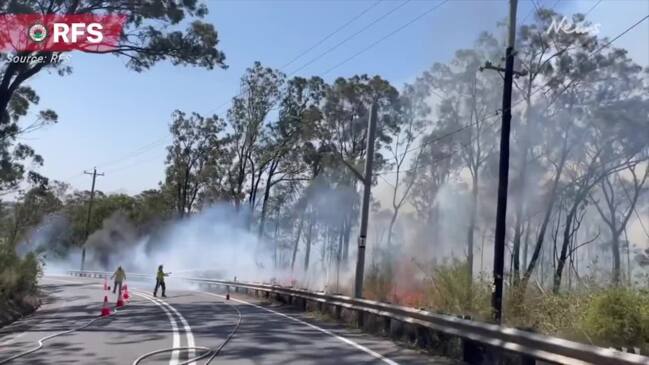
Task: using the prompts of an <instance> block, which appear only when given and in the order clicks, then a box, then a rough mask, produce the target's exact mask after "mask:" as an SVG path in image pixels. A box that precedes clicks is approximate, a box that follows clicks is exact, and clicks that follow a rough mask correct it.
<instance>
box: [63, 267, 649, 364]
mask: <svg viewBox="0 0 649 365" xmlns="http://www.w3.org/2000/svg"><path fill="white" fill-rule="evenodd" d="M68 274H69V275H72V276H81V277H95V278H103V277H106V276H110V275H111V274H110V273H106V272H100V271H84V272H81V271H69V272H68ZM129 276H130V277H138V278H153V277H154V275H145V274H129ZM176 279H182V280H185V281H188V282H193V283H198V284H203V285H210V286H214V285H218V286H225V287H233V288H235V289H243V290H245V291H246V292H247V291H249V290H253V291H255V292H256V293H259V292H263V293H266V295H267V296H270V295H271V294H274V295H276V296H278V297H286V298H287V300H288V302H289V303H294V302H297V300H295V299H299V300H301V301H302V305H303V306H305V307H306V303H307V302H315V303H319V305H327V306H330V307H333V308H335V310H336V312H337V313H338V312H339V311H340V310H341V309H342V308H345V309H348V310H352V311H355V312H357V313H358V314H359V319H360V321H361V322H362V318H363V315H365V314H370V315H375V316H378V317H382V318H386V319H389V320H395V321H399V322H403V323H408V324H411V325H415V326H420V327H423V328H428V329H431V330H434V331H437V332H440V333H443V334H446V335H450V336H456V337H458V338H461V339H462V340H463V344H464V346H465V350H466V347H471V346H475V344H479V345H484V346H487V347H491V348H496V349H501V350H506V351H508V352H511V353H514V354H518V355H521V356H522V357H523V359H524V362H525V364H533V363H534V362H535V360H541V361H545V362H550V363H558V364H606V365H639V364H647V365H649V357H645V356H641V355H635V354H630V353H626V352H622V351H617V350H614V349H607V348H602V347H597V346H592V345H587V344H583V343H579V342H574V341H569V340H565V339H561V338H557V337H550V336H545V335H540V334H536V333H532V332H528V331H523V330H519V329H515V328H508V327H504V326H498V325H495V324H489V323H482V322H478V321H472V320H468V319H461V318H457V317H453V316H449V315H443V314H437V313H432V312H429V311H425V310H419V309H416V308H410V307H404V306H399V305H393V304H388V303H382V302H377V301H373V300H367V299H356V298H351V297H347V296H342V295H327V294H324V293H319V292H312V291H308V290H303V289H295V288H287V287H282V286H278V285H269V284H261V283H249V282H239V281H228V280H215V279H207V278H190V277H176ZM465 354H466V352H465Z"/></svg>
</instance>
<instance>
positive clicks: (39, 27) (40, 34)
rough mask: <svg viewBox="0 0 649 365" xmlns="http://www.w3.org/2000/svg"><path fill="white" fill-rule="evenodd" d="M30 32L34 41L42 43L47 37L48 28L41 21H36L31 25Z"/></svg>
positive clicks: (30, 36)
mask: <svg viewBox="0 0 649 365" xmlns="http://www.w3.org/2000/svg"><path fill="white" fill-rule="evenodd" d="M28 34H29V38H30V39H31V40H32V41H34V42H36V43H40V42H42V41H44V40H45V39H46V38H47V28H46V27H45V26H44V25H43V24H41V23H35V24H32V26H31V27H29V31H28Z"/></svg>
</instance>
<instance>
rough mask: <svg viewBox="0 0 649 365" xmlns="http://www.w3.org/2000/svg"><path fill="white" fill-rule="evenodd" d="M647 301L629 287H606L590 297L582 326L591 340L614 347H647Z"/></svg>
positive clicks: (648, 316) (648, 331)
mask: <svg viewBox="0 0 649 365" xmlns="http://www.w3.org/2000/svg"><path fill="white" fill-rule="evenodd" d="M648 309H649V301H648V298H647V296H646V295H645V294H642V293H640V292H636V291H633V290H631V289H628V288H612V289H608V290H605V291H603V292H601V293H599V294H597V295H595V297H594V298H593V300H592V302H591V303H590V305H589V306H588V308H587V309H586V312H585V315H584V316H583V319H582V325H581V327H582V328H583V329H584V331H585V332H586V334H587V335H588V336H589V337H590V338H591V339H592V341H593V342H594V343H596V344H599V345H604V346H614V347H618V348H620V347H640V348H643V349H646V348H647V340H648V338H649V311H648Z"/></svg>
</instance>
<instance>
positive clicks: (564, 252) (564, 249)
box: [552, 197, 581, 294]
mask: <svg viewBox="0 0 649 365" xmlns="http://www.w3.org/2000/svg"><path fill="white" fill-rule="evenodd" d="M580 202H581V199H579V197H575V202H574V203H573V204H572V208H571V209H570V212H569V213H568V216H567V217H566V223H565V226H564V228H563V240H562V241H563V242H562V244H561V253H560V254H559V258H558V260H557V268H556V271H555V272H554V280H553V284H552V292H553V293H554V294H558V293H559V289H561V277H562V276H563V268H564V266H565V265H566V259H567V258H568V247H569V246H570V239H571V237H572V233H571V230H572V224H573V221H574V218H575V214H577V207H578V206H579V203H580Z"/></svg>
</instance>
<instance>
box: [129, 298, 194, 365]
mask: <svg viewBox="0 0 649 365" xmlns="http://www.w3.org/2000/svg"><path fill="white" fill-rule="evenodd" d="M133 293H134V294H135V295H137V296H139V297H142V298H144V299H147V300H149V301H151V302H152V303H153V304H155V305H157V306H159V307H160V308H161V309H162V310H163V311H164V312H165V314H166V315H167V318H169V323H170V324H171V331H172V332H173V340H172V347H173V348H178V347H181V345H180V333H179V331H178V322H176V318H175V317H174V315H173V314H175V315H176V316H177V317H178V319H179V320H180V323H181V324H182V326H183V330H184V331H185V336H186V337H187V347H195V346H196V344H195V343H194V335H193V334H192V328H191V327H190V326H189V323H187V320H186V319H185V317H183V315H182V314H180V312H178V311H177V310H176V308H174V307H173V306H171V304H169V303H167V302H165V301H164V300H161V299H158V298H155V297H152V296H150V295H148V294H145V293H143V292H140V291H133ZM172 312H173V314H172ZM188 354H189V357H188V358H189V359H191V358H193V357H195V351H194V350H189V351H188ZM179 355H180V352H179V350H174V351H173V352H172V353H171V358H170V359H169V365H178V363H179V362H178V358H179ZM195 364H196V363H195V362H192V363H190V365H195Z"/></svg>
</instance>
